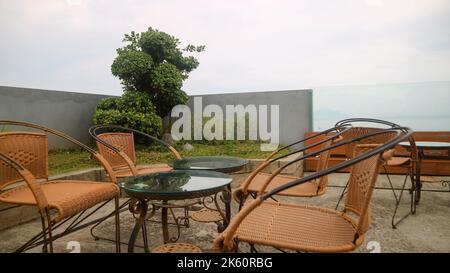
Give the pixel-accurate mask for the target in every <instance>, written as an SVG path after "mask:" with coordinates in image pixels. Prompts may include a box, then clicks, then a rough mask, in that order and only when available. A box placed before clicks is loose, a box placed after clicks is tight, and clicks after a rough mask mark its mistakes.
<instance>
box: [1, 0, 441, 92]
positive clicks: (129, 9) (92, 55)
mask: <svg viewBox="0 0 450 273" xmlns="http://www.w3.org/2000/svg"><path fill="white" fill-rule="evenodd" d="M148 26H152V27H154V28H157V29H159V30H161V31H165V32H167V33H169V34H172V35H174V36H176V37H178V38H179V39H180V40H181V41H182V42H183V43H184V44H187V43H192V44H204V45H206V51H205V52H203V53H201V54H198V56H197V57H198V58H199V61H200V66H199V68H198V69H197V70H195V71H194V72H192V73H191V76H190V78H189V79H188V80H187V81H186V82H185V84H184V87H183V88H184V90H186V91H187V92H188V94H190V95H195V94H206V93H225V92H239V91H262V90H283V89H299V88H310V87H314V86H330V85H331V86H333V85H354V84H364V85H367V84H379V83H401V82H422V81H448V80H450V1H449V0H389V1H388V0H339V1H338V0H329V1H325V0H310V1H299V0H297V1H283V0H278V1H268V0H228V1H213V0H191V1H180V0H178V1H177V0H153V1H149V0H133V1H112V0H90V1H89V0H40V1H33V0H29V1H26V0H14V1H10V0H0V34H1V40H2V42H1V43H0V60H1V62H0V85H10V86H23V87H33V88H44V89H56V90H67V91H78V92H88V93H102V94H115V95H119V94H121V92H122V91H121V86H120V84H119V80H118V79H117V78H114V77H113V76H112V75H111V72H110V65H111V63H112V61H113V59H114V57H115V56H116V52H115V50H116V48H118V47H121V46H122V43H121V40H122V38H123V34H124V33H129V32H130V31H131V30H135V31H138V32H140V31H145V30H146V29H147V27H148Z"/></svg>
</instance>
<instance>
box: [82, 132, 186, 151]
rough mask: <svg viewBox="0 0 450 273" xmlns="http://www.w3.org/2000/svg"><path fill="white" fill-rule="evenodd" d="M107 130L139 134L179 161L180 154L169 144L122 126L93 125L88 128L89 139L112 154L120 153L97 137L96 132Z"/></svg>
mask: <svg viewBox="0 0 450 273" xmlns="http://www.w3.org/2000/svg"><path fill="white" fill-rule="evenodd" d="M108 128H111V129H119V130H124V131H128V132H133V133H136V134H139V135H141V136H144V137H146V138H150V139H151V140H154V141H156V142H158V143H159V144H161V145H163V146H165V147H166V148H167V149H169V151H170V152H171V153H172V154H173V155H174V156H175V157H176V159H181V155H180V153H179V152H178V151H177V150H176V149H175V148H174V147H173V146H171V145H170V144H168V143H166V142H164V141H162V140H161V139H159V138H156V137H154V136H151V135H149V134H146V133H144V132H141V131H139V130H135V129H132V128H126V127H122V126H118V125H105V124H102V125H95V126H92V127H91V128H89V134H90V135H91V137H92V138H94V139H95V140H96V141H98V142H100V143H102V144H103V145H105V146H106V147H108V148H110V149H111V150H113V151H114V152H117V153H119V151H120V150H119V149H117V148H116V147H114V146H113V145H111V144H109V143H107V142H106V141H104V140H103V139H101V138H99V137H97V131H98V130H102V129H108Z"/></svg>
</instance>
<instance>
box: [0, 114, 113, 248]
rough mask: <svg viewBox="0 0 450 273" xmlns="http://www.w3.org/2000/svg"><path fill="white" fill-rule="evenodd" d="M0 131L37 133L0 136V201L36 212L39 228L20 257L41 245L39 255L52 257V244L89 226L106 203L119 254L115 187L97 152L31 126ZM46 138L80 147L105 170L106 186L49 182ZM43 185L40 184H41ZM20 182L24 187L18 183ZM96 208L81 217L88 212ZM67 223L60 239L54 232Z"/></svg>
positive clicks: (97, 183)
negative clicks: (111, 210) (111, 204)
mask: <svg viewBox="0 0 450 273" xmlns="http://www.w3.org/2000/svg"><path fill="white" fill-rule="evenodd" d="M0 125H12V126H21V127H28V128H34V129H37V130H40V131H42V132H43V133H41V132H20V131H14V132H3V133H0V201H1V202H5V203H9V204H14V205H28V206H36V207H37V208H38V210H39V214H40V217H41V222H42V232H40V233H39V234H38V235H36V236H34V237H33V238H32V239H31V240H29V241H28V242H27V243H25V244H24V245H23V246H21V247H20V248H18V249H17V250H16V252H23V251H26V250H28V249H30V248H33V247H36V246H39V245H43V251H44V252H48V251H50V252H53V241H54V240H56V239H58V238H60V237H62V236H64V235H67V234H69V233H71V232H74V231H77V230H80V229H82V228H84V227H87V226H89V225H92V224H94V223H96V222H98V221H101V220H103V219H104V217H101V218H99V219H96V220H93V221H89V222H87V223H86V220H87V219H88V218H89V217H90V216H92V215H93V214H94V213H95V212H96V211H98V209H100V208H101V207H103V206H104V205H106V204H107V203H108V202H109V201H111V200H114V202H115V207H116V209H115V211H114V213H113V215H115V228H116V231H115V236H116V237H115V242H116V251H117V252H120V245H119V243H118V242H119V240H120V227H119V217H118V216H119V214H118V203H119V187H118V186H117V185H116V182H117V180H116V177H115V175H114V172H113V170H112V168H111V166H110V165H109V164H108V162H107V161H106V160H105V159H104V158H103V157H102V156H101V155H100V154H98V153H97V152H96V151H94V150H92V149H91V148H89V147H87V146H86V145H84V144H82V143H80V142H79V141H77V140H75V139H73V138H72V137H70V136H67V135H65V134H64V133H62V132H59V131H56V130H53V129H50V128H46V127H43V126H39V125H34V124H31V123H25V122H17V121H4V120H3V121H0ZM47 133H50V134H53V135H56V136H58V137H61V138H63V139H66V140H68V141H69V142H71V143H73V144H76V145H78V146H80V147H81V148H83V149H85V150H86V151H88V152H89V153H91V154H92V156H93V157H95V158H96V159H97V160H98V161H100V163H101V164H102V165H103V167H104V168H105V170H106V172H107V173H108V174H109V178H110V180H111V182H110V183H107V182H97V181H80V180H51V181H49V179H48V140H47ZM42 180H43V181H42ZM23 182H25V183H23ZM96 205H99V206H97V207H96V208H95V209H93V210H92V211H90V212H88V213H86V214H85V212H86V211H87V210H88V209H91V208H93V207H94V206H96ZM70 220H72V222H71V223H70V224H69V225H68V226H67V227H65V229H64V230H63V231H61V232H60V233H59V234H56V235H55V234H53V232H54V231H55V230H56V229H57V228H58V227H61V226H62V225H63V224H65V223H68V222H69V221H70Z"/></svg>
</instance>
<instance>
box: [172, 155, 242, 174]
mask: <svg viewBox="0 0 450 273" xmlns="http://www.w3.org/2000/svg"><path fill="white" fill-rule="evenodd" d="M247 163H248V161H247V160H246V159H243V158H239V157H231V156H195V157H184V158H182V159H178V160H174V161H172V162H170V163H169V165H170V166H171V167H172V168H174V169H175V170H210V171H217V172H222V173H233V172H237V171H240V170H241V169H242V168H244V167H245V165H247Z"/></svg>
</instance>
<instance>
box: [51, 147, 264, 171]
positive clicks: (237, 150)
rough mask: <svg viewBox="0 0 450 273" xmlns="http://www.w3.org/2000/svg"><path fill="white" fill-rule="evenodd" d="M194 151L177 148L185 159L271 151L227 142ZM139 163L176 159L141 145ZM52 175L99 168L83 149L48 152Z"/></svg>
mask: <svg viewBox="0 0 450 273" xmlns="http://www.w3.org/2000/svg"><path fill="white" fill-rule="evenodd" d="M193 145H194V150H193V151H184V150H183V147H182V146H180V147H176V148H177V150H178V151H179V152H180V154H181V156H182V157H188V156H204V155H228V156H237V157H242V158H265V157H266V156H267V155H269V154H270V152H262V151H261V150H260V143H259V142H225V143H220V144H214V145H213V144H200V143H199V144H195V143H194V144H193ZM136 158H137V162H138V164H152V163H167V162H169V161H170V160H172V159H174V157H173V156H172V154H171V153H170V152H169V151H168V150H167V149H164V148H163V147H160V146H156V147H155V146H152V147H143V146H138V147H137V149H136ZM48 165H49V172H50V175H56V174H61V173H66V172H71V171H76V170H81V169H88V168H93V167H98V166H100V164H99V163H98V161H97V160H96V159H91V158H90V154H89V153H88V152H86V151H84V150H55V151H50V152H49V162H48Z"/></svg>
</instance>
